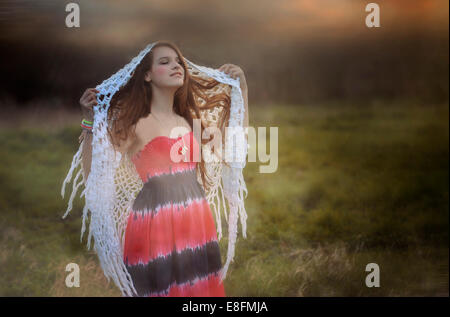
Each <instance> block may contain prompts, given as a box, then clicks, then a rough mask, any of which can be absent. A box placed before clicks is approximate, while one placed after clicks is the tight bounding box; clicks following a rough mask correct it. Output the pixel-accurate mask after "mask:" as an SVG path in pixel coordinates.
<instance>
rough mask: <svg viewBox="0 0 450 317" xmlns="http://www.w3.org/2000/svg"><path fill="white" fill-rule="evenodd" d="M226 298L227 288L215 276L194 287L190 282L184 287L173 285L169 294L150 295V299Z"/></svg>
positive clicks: (207, 277)
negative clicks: (166, 297)
mask: <svg viewBox="0 0 450 317" xmlns="http://www.w3.org/2000/svg"><path fill="white" fill-rule="evenodd" d="M165 296H168V297H225V296H226V295H225V287H224V285H223V282H221V283H220V277H219V276H216V275H215V274H210V275H208V276H205V278H204V279H199V280H197V281H196V282H195V283H194V284H193V285H191V284H190V283H189V282H188V283H185V284H184V285H177V284H173V285H172V286H171V287H170V290H169V293H168V294H167V295H166V294H150V295H149V297H165Z"/></svg>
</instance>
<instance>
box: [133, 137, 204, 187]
mask: <svg viewBox="0 0 450 317" xmlns="http://www.w3.org/2000/svg"><path fill="white" fill-rule="evenodd" d="M183 145H184V146H186V148H187V150H186V152H185V154H184V155H183V154H182V148H183ZM199 154H200V147H199V143H198V142H197V140H196V138H195V137H194V133H193V132H192V131H190V132H188V133H185V134H184V135H183V136H179V137H177V138H170V137H167V136H157V137H154V138H153V139H151V140H150V141H149V142H148V143H147V144H146V145H145V146H144V147H143V148H142V150H140V151H139V152H138V153H136V154H135V155H133V156H132V157H131V161H132V162H133V164H134V165H135V167H136V171H137V172H138V174H139V176H140V178H141V180H142V181H143V182H144V183H146V182H147V181H148V180H149V178H151V177H153V176H156V175H161V174H173V173H176V172H178V171H186V170H193V169H195V168H196V165H197V162H198V161H199V158H200V155H199Z"/></svg>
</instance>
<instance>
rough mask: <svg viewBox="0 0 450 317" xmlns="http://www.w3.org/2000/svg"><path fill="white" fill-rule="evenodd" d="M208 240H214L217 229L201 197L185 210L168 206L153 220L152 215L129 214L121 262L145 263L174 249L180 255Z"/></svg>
mask: <svg viewBox="0 0 450 317" xmlns="http://www.w3.org/2000/svg"><path fill="white" fill-rule="evenodd" d="M178 206H179V209H178ZM135 215H136V216H137V219H134V216H135ZM210 241H217V230H216V227H215V223H214V219H213V217H212V213H211V209H210V207H209V204H208V202H207V200H206V199H204V198H203V199H201V200H193V201H192V202H191V203H190V205H188V206H187V207H186V208H185V207H184V205H172V204H171V205H169V206H167V207H165V208H161V209H160V210H159V211H158V213H157V214H156V215H154V216H153V217H152V213H151V212H147V213H145V214H144V217H142V216H141V213H140V212H137V213H135V212H134V211H131V212H130V215H129V217H128V224H127V228H126V232H125V244H124V259H126V258H128V264H129V265H134V264H138V263H143V264H146V263H148V262H149V261H151V260H153V259H155V258H157V257H159V256H167V255H168V254H170V253H171V252H173V250H176V251H177V252H181V251H183V250H184V249H186V248H188V247H189V248H196V247H199V246H202V245H204V244H206V243H207V242H210Z"/></svg>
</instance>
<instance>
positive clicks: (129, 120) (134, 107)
mask: <svg viewBox="0 0 450 317" xmlns="http://www.w3.org/2000/svg"><path fill="white" fill-rule="evenodd" d="M160 46H167V47H170V48H172V49H173V50H174V51H175V52H176V53H177V55H178V57H179V58H180V60H181V62H182V63H181V64H182V67H183V68H184V73H185V79H184V84H183V86H182V87H180V88H178V89H177V91H176V92H175V95H174V103H173V111H174V112H175V113H176V114H178V115H179V116H182V117H184V118H185V119H186V121H187V122H188V123H189V125H190V127H191V130H193V119H194V117H193V116H192V112H193V113H195V118H196V119H201V115H200V111H201V110H204V109H211V108H214V107H223V108H224V109H223V111H222V112H221V118H219V124H218V128H220V129H222V128H223V125H224V124H225V123H226V122H228V119H229V116H230V101H231V100H230V96H229V95H227V94H226V93H223V92H221V93H218V94H215V95H214V96H212V97H209V96H208V95H207V94H205V93H204V91H203V90H204V89H207V90H209V89H212V88H214V87H215V86H217V85H219V84H220V82H218V81H216V80H215V79H213V78H209V77H208V78H207V79H205V78H201V77H197V76H191V74H189V71H188V68H187V64H186V61H185V60H184V58H183V55H182V54H181V51H180V50H179V49H178V47H177V46H176V45H175V44H174V43H173V42H171V41H157V42H156V43H155V45H154V46H153V47H152V49H151V50H150V52H148V53H147V54H146V55H145V56H144V58H143V59H142V61H141V62H140V63H139V65H138V66H137V67H136V69H135V70H134V73H133V74H132V76H131V78H130V80H129V81H128V82H127V83H126V84H125V85H124V86H122V87H121V88H120V89H119V90H118V91H117V92H116V93H115V94H114V96H113V97H112V98H111V102H110V107H109V109H108V119H109V120H111V119H114V120H112V121H111V122H112V124H111V126H110V127H109V128H108V129H107V130H108V134H109V135H110V138H111V140H112V144H113V146H114V147H115V145H118V144H120V140H127V139H128V138H129V137H130V136H131V137H133V138H134V137H136V124H137V122H138V121H139V119H140V118H143V117H146V116H148V115H149V114H150V113H151V100H152V89H151V84H150V83H149V82H146V81H145V80H144V77H145V73H146V72H147V71H149V70H151V67H152V65H153V51H154V49H155V48H156V47H160ZM197 98H201V99H203V100H204V103H203V105H201V106H200V105H199V103H198V101H197V100H198V99H197ZM200 122H201V131H200V132H201V133H200V135H201V136H202V135H203V130H204V129H205V128H206V127H205V126H204V123H203V120H201V121H200ZM111 130H112V132H113V133H111ZM211 138H212V136H211V137H210V139H209V140H208V139H203V138H202V139H201V144H202V145H203V144H204V143H207V142H209V141H210V140H211ZM222 140H224V137H223V136H222ZM201 157H202V156H201ZM224 163H225V164H226V165H228V164H227V163H226V162H224ZM197 164H198V165H197V167H199V170H200V173H201V179H202V182H203V186H204V187H205V189H206V190H207V189H208V188H209V187H210V186H211V185H212V183H211V182H210V181H209V180H208V177H207V173H206V168H205V162H204V160H203V158H202V159H201V160H200V162H197ZM228 166H229V165H228Z"/></svg>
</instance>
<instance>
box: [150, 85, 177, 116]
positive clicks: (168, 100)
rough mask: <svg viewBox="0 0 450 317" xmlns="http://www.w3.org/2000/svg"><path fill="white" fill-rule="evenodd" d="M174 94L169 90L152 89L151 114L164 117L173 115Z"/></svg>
mask: <svg viewBox="0 0 450 317" xmlns="http://www.w3.org/2000/svg"><path fill="white" fill-rule="evenodd" d="M154 88H155V87H154ZM174 94H175V92H174V91H173V90H171V89H153V91H152V102H151V112H153V113H157V114H158V113H160V114H162V115H164V116H165V115H168V116H169V115H171V114H174V111H173V101H174Z"/></svg>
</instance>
